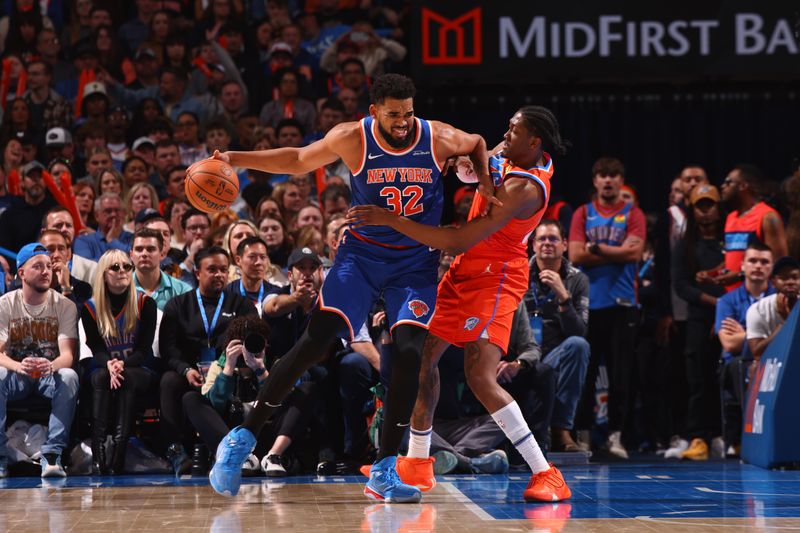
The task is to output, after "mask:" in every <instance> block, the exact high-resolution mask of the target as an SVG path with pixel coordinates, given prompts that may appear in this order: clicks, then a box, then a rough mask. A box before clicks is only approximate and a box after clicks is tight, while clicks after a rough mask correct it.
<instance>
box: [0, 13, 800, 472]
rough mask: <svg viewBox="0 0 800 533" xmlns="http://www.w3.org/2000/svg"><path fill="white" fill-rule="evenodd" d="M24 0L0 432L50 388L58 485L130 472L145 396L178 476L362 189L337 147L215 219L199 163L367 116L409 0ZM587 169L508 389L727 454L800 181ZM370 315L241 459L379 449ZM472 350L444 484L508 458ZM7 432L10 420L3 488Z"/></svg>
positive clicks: (558, 427) (377, 333)
mask: <svg viewBox="0 0 800 533" xmlns="http://www.w3.org/2000/svg"><path fill="white" fill-rule="evenodd" d="M8 4H9V6H10V10H9V12H8V15H7V16H5V17H3V18H0V53H2V57H3V63H2V72H1V73H0V108H1V109H2V120H1V121H0V144H2V153H0V162H1V163H2V164H0V185H2V187H0V247H2V248H3V249H2V250H0V252H2V253H3V255H2V256H0V268H2V270H3V275H2V276H0V278H2V282H0V286H2V291H0V292H2V293H5V294H4V295H3V296H2V297H0V345H2V352H1V353H0V391H2V393H0V427H2V428H4V427H5V422H6V419H7V414H8V412H9V409H10V408H14V407H23V408H24V407H25V406H26V402H27V401H28V399H29V398H30V397H31V396H32V395H33V394H34V393H37V394H39V395H40V396H44V397H45V398H47V399H49V400H50V402H49V403H50V404H51V405H52V407H51V410H50V414H49V417H50V418H49V424H48V438H47V442H46V444H45V445H44V446H43V448H42V450H41V452H42V459H41V465H42V474H43V475H47V476H51V475H53V476H60V475H65V471H64V469H63V467H62V459H63V460H64V462H66V459H65V458H66V452H67V451H68V449H69V448H71V447H72V446H74V445H75V444H76V443H77V442H78V441H79V440H81V439H83V438H88V439H90V440H91V448H92V461H93V465H92V470H93V472H94V473H97V474H109V473H121V472H123V471H125V468H126V467H125V451H126V450H127V447H128V441H129V439H130V437H131V436H132V434H133V433H134V431H135V428H136V423H135V421H136V418H137V417H138V416H140V415H141V413H142V412H143V411H145V410H147V409H150V410H153V409H155V412H156V413H157V420H158V432H157V435H156V436H155V437H154V438H152V439H150V440H148V441H147V444H148V445H149V446H151V447H152V448H153V449H154V450H155V451H157V452H158V453H160V454H161V455H163V456H164V457H165V458H166V459H168V460H169V462H170V463H171V465H172V467H173V469H174V470H175V472H176V473H186V472H187V471H188V470H189V469H190V468H191V467H192V460H191V458H192V455H194V458H195V459H197V456H198V453H199V454H200V455H202V454H205V455H206V458H207V456H208V454H209V451H211V452H213V450H214V449H215V448H216V445H217V443H218V442H219V441H220V439H221V438H222V436H224V435H225V434H226V433H227V431H228V429H229V428H231V427H233V426H234V425H236V424H238V423H239V422H240V421H241V420H242V417H243V416H244V413H245V412H246V410H247V409H248V408H249V402H251V401H252V400H253V399H254V398H255V396H256V394H257V391H258V390H259V387H260V385H261V383H262V382H263V380H264V379H265V378H266V377H267V375H268V374H269V370H270V368H271V366H272V365H273V364H274V363H275V361H276V360H278V359H280V357H281V356H282V355H283V354H284V353H286V352H287V351H288V350H289V349H290V348H291V347H292V345H293V344H294V343H295V341H296V340H297V339H298V338H299V337H300V335H301V334H302V333H303V330H304V328H305V327H306V325H307V323H308V317H309V314H310V313H311V312H313V310H314V306H315V303H316V300H317V294H318V292H319V289H320V286H321V284H322V282H323V280H324V277H325V274H326V272H327V271H328V269H329V268H330V266H331V264H332V262H333V261H334V260H335V257H336V252H337V248H338V243H339V242H340V239H341V238H342V235H343V234H344V233H345V231H346V226H344V215H343V214H344V213H345V212H346V210H347V209H348V207H349V205H350V201H351V193H350V183H349V180H350V173H349V171H348V169H347V167H346V166H345V165H344V164H343V163H342V162H341V161H337V162H335V163H332V164H330V165H327V166H325V167H322V168H319V169H317V170H316V171H314V172H311V173H308V174H302V175H285V174H268V173H264V172H260V171H253V170H248V169H235V170H236V172H237V174H238V177H239V181H240V195H239V197H238V198H237V200H236V201H235V202H234V203H233V205H232V206H231V208H230V209H228V210H226V211H223V212H220V213H216V214H213V215H210V214H207V213H204V212H201V211H198V210H196V209H194V208H193V207H191V205H190V204H189V202H188V201H187V198H186V193H185V191H184V180H185V173H186V169H187V166H189V165H191V164H193V163H194V162H196V161H198V160H200V159H203V158H206V157H208V156H209V155H210V154H213V152H214V151H215V150H220V151H225V150H229V149H231V150H263V149H270V148H277V147H299V146H303V145H306V144H308V143H311V142H314V141H316V140H318V139H321V138H322V137H323V136H324V135H325V133H326V132H328V131H329V130H330V129H331V128H332V127H334V126H335V125H336V124H339V123H341V122H343V121H349V120H357V119H359V118H362V117H363V116H364V115H365V113H367V111H368V106H369V91H368V88H369V85H370V80H371V78H372V77H374V76H376V75H379V74H381V73H383V72H385V71H389V70H393V69H395V68H396V67H397V65H398V64H400V63H401V62H402V61H403V59H404V57H405V54H406V48H405V46H404V45H403V44H402V42H403V30H402V28H403V27H404V25H403V20H404V17H405V16H406V10H405V4H404V2H400V1H397V2H392V1H389V0H384V1H378V0H373V1H362V2H352V1H346V0H340V1H331V0H317V1H314V0H306V1H305V2H301V1H299V0H295V1H292V0H267V1H266V2H250V1H244V2H242V1H241V0H206V1H203V0H196V1H195V2H188V1H186V0H183V1H182V0H165V1H156V0H137V1H136V2H135V5H128V4H124V3H122V4H109V3H103V2H96V3H95V2H92V0H76V1H75V2H73V3H68V4H66V3H65V4H62V2H58V1H51V2H47V3H39V2H34V1H33V0H13V1H11V2H9V3H8ZM134 7H135V9H134V10H133V11H131V12H128V10H129V9H131V8H134ZM44 8H46V11H43V9H44ZM587 177H589V179H591V181H592V183H593V186H594V189H595V194H594V195H593V196H592V198H591V199H590V200H589V201H587V203H586V204H584V205H580V206H570V205H569V204H567V203H566V202H564V201H561V200H559V199H558V198H557V197H556V198H555V200H553V201H551V205H550V207H549V209H548V211H547V213H546V214H545V219H544V220H543V222H542V223H541V225H540V226H539V227H538V228H537V229H536V231H535V232H534V233H533V235H532V236H531V241H530V247H531V248H530V249H531V258H530V287H529V290H528V293H527V294H526V295H525V298H524V302H522V304H521V305H520V309H519V310H518V313H517V317H516V319H515V321H514V329H513V330H512V339H511V342H510V345H509V353H508V354H507V355H506V357H505V359H504V360H503V361H501V362H500V363H499V366H498V372H497V379H498V381H499V382H500V383H502V384H503V385H504V386H506V387H507V388H508V390H509V392H510V393H511V394H512V395H513V396H514V398H515V399H516V400H517V402H518V403H519V404H520V405H521V406H523V412H524V414H525V417H526V421H527V422H528V424H529V425H530V427H531V428H532V429H533V431H534V434H535V435H536V438H537V441H539V443H540V445H541V447H542V448H543V449H545V450H548V449H549V450H553V451H563V452H573V453H574V452H586V451H589V450H591V449H594V450H595V451H603V452H606V453H609V454H611V455H613V456H616V457H619V458H627V457H628V449H630V448H631V447H636V448H637V449H639V450H642V451H653V452H662V453H664V454H665V456H666V457H667V458H687V459H695V460H700V459H705V458H708V457H709V456H710V455H714V454H717V455H718V456H724V455H736V454H738V445H739V442H740V432H741V406H742V401H743V391H744V390H745V388H746V386H747V382H748V379H749V374H750V372H751V369H752V362H753V361H757V360H758V359H759V358H760V357H761V355H762V354H763V353H764V351H765V349H766V347H767V346H768V345H769V342H770V341H771V340H772V339H773V338H774V337H775V335H776V333H777V332H778V331H779V330H780V328H781V325H782V324H783V322H784V321H785V319H786V317H787V316H788V313H789V312H790V311H791V309H792V307H793V306H794V304H795V302H796V301H797V297H798V291H800V263H798V261H797V257H798V250H797V249H796V248H797V242H798V234H799V233H800V232H798V231H797V227H798V224H797V221H796V220H794V218H791V217H789V216H788V214H787V213H784V211H785V209H786V207H787V206H789V207H791V206H792V205H797V203H798V202H795V203H794V204H793V203H792V199H796V197H797V196H798V195H797V194H796V191H797V190H800V187H798V181H799V180H800V176H796V177H792V178H790V179H788V180H787V181H786V182H785V183H784V184H783V190H784V191H785V192H786V194H785V195H784V199H785V200H786V202H785V203H775V202H767V201H765V200H770V199H772V198H774V197H775V195H772V196H771V195H770V194H769V191H767V190H766V188H765V187H764V185H765V181H764V180H763V178H762V176H761V175H760V173H759V171H758V169H757V168H755V167H752V166H750V165H739V166H737V167H735V168H733V169H731V171H730V172H729V173H728V174H727V176H726V177H725V178H724V180H710V179H709V178H708V176H706V173H705V171H704V170H703V169H702V168H701V167H698V166H687V167H686V168H684V169H683V170H682V171H681V172H680V174H679V175H678V176H677V177H676V179H675V181H674V182H673V184H672V187H671V189H670V191H669V206H670V207H669V209H668V210H667V211H666V212H664V213H655V214H653V213H650V214H645V213H644V212H643V211H642V210H641V209H640V208H639V207H638V205H637V201H636V191H635V190H634V189H633V188H631V187H629V186H627V185H626V184H625V167H624V165H623V163H622V162H621V161H619V160H618V159H615V158H612V157H603V158H600V159H599V160H598V161H597V162H596V163H595V165H594V166H593V168H592V169H591V170H590V171H589V170H588V169H587ZM562 179H563V178H561V179H560V178H559V177H558V175H556V179H555V181H554V185H553V191H554V193H555V194H556V195H558V191H559V187H560V185H559V183H563V182H562ZM571 179H574V178H571ZM712 181H721V187H720V188H717V187H715V186H714V185H712V184H711V182H712ZM562 186H563V185H562ZM474 193H475V192H474V189H473V188H472V187H471V186H464V187H462V188H460V189H459V190H458V191H457V192H456V194H455V196H454V197H453V198H452V200H453V213H454V218H453V220H452V221H447V222H451V223H453V224H463V223H465V221H466V217H467V213H468V211H469V205H470V202H471V199H472V197H473V195H474ZM770 203H772V204H773V205H770ZM796 212H797V211H796V210H795V212H794V215H792V216H795V215H796ZM795 218H796V217H795ZM784 221H786V222H787V223H788V231H787V230H786V229H785V225H784ZM790 248H791V249H790ZM790 252H791V253H790ZM451 260H452V258H451V257H448V256H447V255H443V257H442V265H441V266H442V269H446V268H447V266H448V265H449V262H450V261H451ZM380 305H381V304H380V302H376V306H375V309H374V311H373V313H371V318H370V320H368V322H367V323H366V324H364V325H363V327H362V328H361V330H360V331H359V332H358V334H357V335H356V336H355V337H354V338H353V339H347V340H343V341H342V342H341V343H337V344H336V345H335V346H332V347H331V349H330V353H328V354H324V355H325V356H324V357H320V359H321V362H320V363H319V364H318V365H316V366H314V367H312V368H311V369H309V371H307V372H306V373H305V374H304V375H303V377H302V378H301V379H300V381H299V382H298V383H297V384H296V386H295V388H294V390H293V392H292V393H291V395H290V396H289V397H288V398H287V399H286V401H285V402H284V404H283V405H282V407H281V409H280V412H279V413H278V414H277V415H276V416H275V418H274V419H273V422H272V423H271V424H270V425H269V426H268V427H267V428H265V430H264V432H263V433H262V435H261V436H260V439H259V446H258V447H257V448H256V450H255V452H256V457H253V458H252V461H248V463H249V464H250V466H252V467H253V468H255V469H258V468H260V469H262V470H263V471H264V472H265V473H266V475H268V476H282V475H287V473H291V472H299V471H303V470H316V471H318V472H320V473H331V472H344V471H349V469H352V468H355V467H356V466H358V465H359V464H362V463H364V462H366V461H368V460H369V457H370V453H372V452H373V451H374V450H373V443H375V442H377V439H375V438H374V432H373V431H371V428H372V429H374V427H376V426H377V421H378V420H380V415H381V409H380V404H381V397H382V391H383V388H384V387H385V385H386V383H387V382H388V381H387V376H386V375H385V373H386V370H385V369H386V368H387V365H386V363H385V361H386V359H389V358H390V357H391V337H390V335H389V334H388V332H387V331H386V330H385V319H384V316H383V313H382V311H381V308H380ZM460 357H462V354H460V353H459V350H458V349H451V350H449V351H448V354H446V356H445V357H444V358H443V359H442V363H440V365H444V366H443V367H442V368H446V369H447V370H446V371H445V370H443V371H442V372H441V380H442V399H441V401H440V405H439V407H438V409H437V412H436V416H435V419H434V432H435V438H434V442H433V450H434V452H435V453H436V454H437V459H438V460H437V463H436V468H437V473H446V472H449V471H454V470H459V471H472V472H501V471H503V470H504V469H505V468H507V467H508V461H509V460H510V461H511V462H512V463H514V462H515V459H518V458H515V457H513V455H512V456H511V457H509V458H506V456H505V454H503V453H498V451H497V450H498V449H503V448H509V447H508V446H507V443H504V437H503V435H502V432H499V431H498V430H497V428H496V427H494V425H492V424H491V423H487V421H489V422H491V421H490V420H489V419H488V418H487V416H488V415H487V414H486V413H485V412H481V410H480V407H479V404H478V403H477V402H476V401H475V400H474V398H471V394H470V392H469V389H468V387H465V386H464V376H463V373H462V372H461V371H460V370H459V368H460V367H461V366H462V365H459V364H458V363H457V362H456V363H454V360H455V361H458V360H459V358H460ZM602 368H605V369H606V372H605V373H602V372H601V369H602ZM599 376H600V379H598V377H599ZM598 384H599V387H598ZM81 391H86V394H82V393H81ZM81 404H85V405H81ZM23 410H24V409H23ZM82 418H85V419H86V420H84V421H83V422H86V423H82V420H81V419H82ZM109 435H110V437H111V438H110V439H108V436H109ZM5 446H6V437H5V432H0V477H4V476H6V475H8V454H7V452H6V450H5ZM511 449H513V448H511ZM511 449H509V451H510V450H511ZM197 450H200V451H199V452H198V451H197ZM517 462H519V461H517ZM195 466H197V465H195Z"/></svg>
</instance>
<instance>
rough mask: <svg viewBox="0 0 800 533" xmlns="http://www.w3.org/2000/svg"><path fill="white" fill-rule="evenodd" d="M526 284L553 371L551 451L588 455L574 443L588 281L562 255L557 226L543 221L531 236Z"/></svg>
mask: <svg viewBox="0 0 800 533" xmlns="http://www.w3.org/2000/svg"><path fill="white" fill-rule="evenodd" d="M531 241H533V252H534V255H533V257H532V258H531V259H530V261H529V265H530V286H529V287H528V291H527V292H526V293H525V296H524V297H523V300H524V301H525V307H527V310H528V317H529V319H530V321H531V328H532V329H533V333H534V337H536V341H537V344H538V345H539V346H540V347H541V349H542V362H543V363H545V364H546V365H548V366H550V367H552V368H553V369H554V370H556V375H557V376H558V378H557V382H556V401H555V405H554V406H553V415H552V418H551V421H550V428H551V433H552V449H553V451H565V452H577V451H588V449H589V446H588V442H581V443H580V444H578V443H576V442H575V441H574V440H573V438H572V436H571V435H570V432H571V431H572V429H573V420H574V418H575V410H576V409H577V406H578V401H579V400H580V397H581V390H582V388H583V381H584V378H585V376H586V368H587V365H588V364H589V343H588V342H587V341H586V338H585V337H586V333H587V329H588V324H589V279H588V278H587V277H586V274H584V273H583V272H581V271H580V270H578V269H577V268H575V267H574V266H572V264H571V263H570V262H569V260H567V258H566V257H564V252H565V251H566V248H567V240H566V235H565V234H564V232H563V229H562V226H561V223H560V222H558V221H557V220H553V219H545V220H542V221H541V222H540V223H539V226H538V227H537V228H536V230H535V231H534V232H533V236H532V237H531Z"/></svg>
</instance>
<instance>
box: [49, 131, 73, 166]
mask: <svg viewBox="0 0 800 533" xmlns="http://www.w3.org/2000/svg"><path fill="white" fill-rule="evenodd" d="M44 146H45V153H46V154H47V160H48V161H49V160H52V159H55V158H61V159H64V160H66V161H72V160H73V159H74V158H75V145H74V144H73V143H72V134H71V133H70V132H69V131H67V130H66V129H64V128H50V129H49V130H47V133H46V134H45V136H44Z"/></svg>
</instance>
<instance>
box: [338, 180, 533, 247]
mask: <svg viewBox="0 0 800 533" xmlns="http://www.w3.org/2000/svg"><path fill="white" fill-rule="evenodd" d="M543 198H544V197H543V193H542V190H541V188H539V186H538V185H536V184H534V183H533V182H532V181H525V180H521V179H517V180H511V181H510V182H508V183H506V184H504V185H503V186H502V187H500V188H499V189H498V192H497V199H498V200H499V201H500V204H499V205H495V206H493V207H492V208H491V209H490V210H489V214H488V215H487V216H485V217H478V218H474V219H472V220H470V221H469V222H467V223H466V224H464V225H463V226H461V227H460V228H439V227H434V226H428V225H427V224H420V223H418V222H414V221H413V220H411V219H409V218H406V217H402V216H398V215H395V214H394V213H392V212H391V211H389V210H387V209H384V208H382V207H378V206H374V205H357V206H354V207H351V208H350V210H349V211H348V212H347V220H346V222H347V223H348V224H351V225H352V226H353V227H356V228H357V227H360V226H389V227H391V228H392V229H394V230H396V231H399V232H400V233H402V234H404V235H406V236H408V237H411V238H412V239H414V240H415V241H417V242H420V243H422V244H425V245H427V246H430V247H431V248H437V249H439V250H444V251H446V252H448V253H452V254H461V253H464V252H466V251H467V250H469V249H470V248H472V247H473V246H474V245H476V244H478V243H479V242H480V241H482V240H483V239H485V238H486V237H488V236H489V235H491V234H492V233H494V232H495V231H497V230H499V229H500V228H502V227H503V226H505V225H506V224H507V223H508V221H509V220H511V219H512V218H514V217H518V216H522V215H524V216H530V215H531V214H533V213H534V212H536V211H537V210H538V209H540V208H541V206H542V203H543ZM527 213H529V214H527Z"/></svg>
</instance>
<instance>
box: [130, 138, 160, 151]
mask: <svg viewBox="0 0 800 533" xmlns="http://www.w3.org/2000/svg"><path fill="white" fill-rule="evenodd" d="M145 144H149V145H150V146H151V147H153V148H155V146H156V143H154V142H153V139H151V138H150V137H139V138H138V139H136V140H135V141H133V145H131V150H134V151H136V150H138V149H139V148H141V147H142V145H145Z"/></svg>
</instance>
